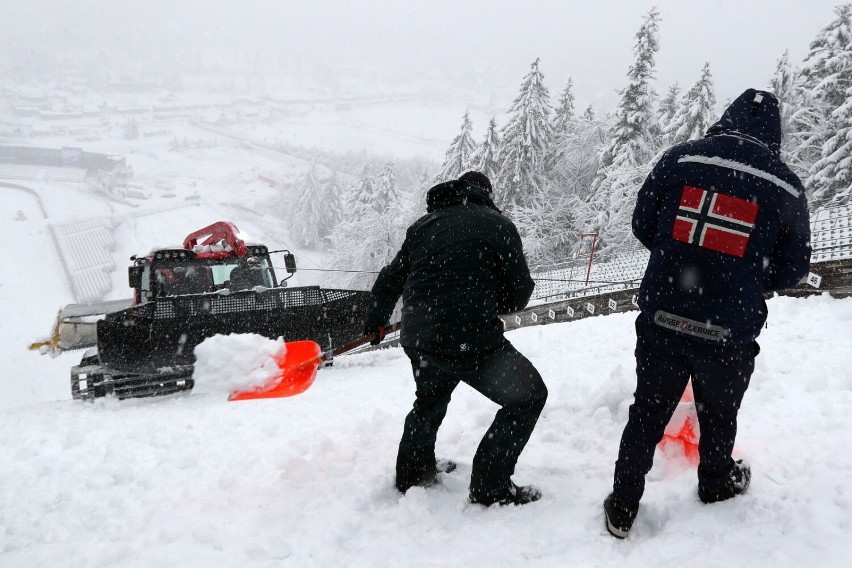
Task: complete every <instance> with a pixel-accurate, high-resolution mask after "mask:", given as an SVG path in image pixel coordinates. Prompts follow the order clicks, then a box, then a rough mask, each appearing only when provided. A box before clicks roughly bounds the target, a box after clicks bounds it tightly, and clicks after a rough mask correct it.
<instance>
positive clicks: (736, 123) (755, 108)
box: [707, 89, 781, 154]
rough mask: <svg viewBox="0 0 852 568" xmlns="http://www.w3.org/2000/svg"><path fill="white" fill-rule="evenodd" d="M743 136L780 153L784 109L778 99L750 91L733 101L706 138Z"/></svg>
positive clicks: (708, 131)
mask: <svg viewBox="0 0 852 568" xmlns="http://www.w3.org/2000/svg"><path fill="white" fill-rule="evenodd" d="M717 134H741V135H744V136H746V137H748V138H753V139H755V140H757V141H758V142H760V143H762V144H765V145H766V146H768V147H769V149H770V150H771V151H772V152H773V153H775V154H779V153H780V152H781V109H780V104H779V103H778V99H777V98H775V95H773V94H772V93H768V92H766V91H758V90H755V89H748V90H746V91H745V92H744V93H743V94H741V95H740V96H739V97H737V98H736V100H734V102H732V103H731V105H730V106H729V107H728V108H727V109H726V110H725V112H724V113H723V114H722V118H720V119H719V122H717V123H716V124H714V125H713V126H711V127H710V128H708V129H707V136H714V135H717Z"/></svg>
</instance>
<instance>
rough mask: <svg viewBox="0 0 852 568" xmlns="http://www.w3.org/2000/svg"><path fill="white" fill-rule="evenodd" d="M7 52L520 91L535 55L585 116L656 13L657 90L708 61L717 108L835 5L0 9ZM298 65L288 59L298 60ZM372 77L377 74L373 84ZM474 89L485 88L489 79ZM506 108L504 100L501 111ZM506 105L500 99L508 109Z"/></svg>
mask: <svg viewBox="0 0 852 568" xmlns="http://www.w3.org/2000/svg"><path fill="white" fill-rule="evenodd" d="M0 2H2V3H3V4H5V6H4V8H3V13H4V17H3V19H2V20H0V47H3V48H4V49H3V50H2V51H3V56H4V57H6V58H7V63H8V58H11V59H12V60H13V63H14V65H16V66H18V67H26V66H27V65H32V64H33V63H34V62H37V61H38V58H39V56H40V54H43V53H44V52H46V51H52V50H55V49H64V48H92V47H105V48H107V49H115V46H119V45H120V46H122V47H123V48H124V49H125V50H127V51H128V52H129V53H130V54H131V55H132V56H133V57H139V58H140V59H141V58H147V59H148V60H149V61H150V60H152V58H153V60H154V61H159V62H161V64H162V65H163V66H164V67H165V66H167V65H168V64H169V60H170V58H169V53H170V52H172V51H175V50H184V51H186V50H189V51H193V50H198V51H208V50H218V51H217V52H218V53H222V52H227V51H229V50H237V51H243V52H246V53H259V52H266V54H267V56H269V54H274V57H273V59H275V60H276V61H280V60H281V59H282V58H283V59H289V60H291V61H294V62H298V64H299V65H300V66H301V67H302V68H303V69H311V67H312V66H314V64H316V65H318V66H322V67H321V68H333V67H334V65H336V64H338V63H340V64H344V65H347V66H349V67H351V68H355V69H359V68H362V69H364V70H365V72H366V71H369V72H371V73H372V74H375V73H382V74H383V75H384V74H386V78H387V80H388V82H389V83H392V84H393V83H398V84H405V83H411V82H413V81H415V80H416V79H418V78H422V77H424V76H426V77H435V81H436V82H440V81H449V80H450V79H449V77H457V78H458V77H473V76H476V77H484V78H485V79H486V80H487V81H488V82H490V83H493V86H494V88H495V89H501V90H502V89H505V87H506V86H507V85H514V86H517V85H518V84H519V83H520V80H521V78H522V77H523V75H524V74H525V73H526V72H527V70H528V69H529V64H530V62H531V61H532V60H533V59H535V58H536V57H540V58H541V69H542V71H543V72H544V73H545V77H546V80H547V83H548V85H549V86H550V89H551V95H552V96H553V97H554V99H555V98H556V95H557V94H558V92H559V91H560V90H561V89H562V88H563V87H564V84H565V81H566V80H567V78H568V76H569V75H571V76H573V77H574V85H575V94H576V98H577V106H578V107H580V108H581V109H582V108H583V107H585V106H587V105H588V104H590V103H594V104H596V105H597V106H599V107H601V108H602V109H603V110H611V109H610V108H607V107H609V106H610V105H611V104H613V103H614V102H615V100H616V98H615V95H614V92H615V91H616V90H617V89H619V88H621V87H623V86H624V84H625V81H626V79H625V75H626V72H627V69H628V67H629V65H630V63H631V60H632V47H633V42H634V35H635V33H636V31H637V29H638V28H639V26H640V25H641V22H642V17H643V15H644V14H646V13H647V12H648V10H649V9H650V7H651V6H657V7H658V8H659V11H660V14H661V16H662V22H661V24H660V51H659V53H658V55H657V78H658V81H659V83H658V86H657V90H658V92H660V93H663V92H664V91H665V90H666V88H667V87H668V86H669V85H670V84H672V83H673V82H674V81H678V82H679V83H680V85H681V86H682V87H683V88H688V87H689V86H690V85H691V84H692V83H693V82H694V81H695V80H696V79H697V78H698V75H699V72H700V70H701V67H702V65H703V64H704V62H705V61H709V62H710V65H711V71H712V74H713V78H714V81H715V84H716V94H717V99H718V100H719V103H720V104H722V103H724V102H725V101H726V100H728V99H730V98H732V97H734V96H736V95H737V94H739V92H741V91H742V90H743V89H745V88H747V87H751V86H754V87H764V86H765V85H766V83H767V81H768V79H769V77H770V76H771V74H772V72H773V70H774V68H775V64H776V61H777V59H778V57H779V56H780V55H781V54H782V53H783V52H784V50H785V49H789V50H790V56H791V60H792V61H793V62H794V63H795V64H798V63H799V62H801V60H802V58H803V57H804V56H805V54H806V53H807V50H808V44H809V43H810V41H811V39H813V37H814V35H815V34H816V33H817V32H818V31H819V30H820V29H821V28H822V27H823V26H825V25H826V24H827V23H828V22H830V21H831V20H832V19H833V17H834V12H833V6H834V5H835V4H836V3H837V2H834V1H832V0H797V1H793V0H703V1H700V2H699V1H686V0H656V1H645V0H612V1H605V0H598V1H588V2H585V1H584V2H579V1H577V2H572V1H568V0H563V1H532V0H530V1H526V2H509V1H502V0H477V1H472V2H462V1H460V0H454V1H449V0H430V1H429V2H422V1H418V2H415V1H404V0H381V1H364V2H349V1H344V0H339V1H337V2H332V1H327V0H325V1H323V0H312V1H282V0H274V1H273V0H269V1H251V0H249V1H237V0H231V1H224V0H217V1H216V2H215V4H214V2H213V1H212V0H211V1H207V0H195V1H194V2H187V1H182V0H171V1H168V2H167V1H164V0H145V1H142V2H139V1H135V0H134V1H132V2H131V1H126V0H102V1H95V0H74V1H72V2H63V1H61V0H26V1H23V2H19V1H17V0H0ZM290 58H292V59H290ZM373 76H374V75H373ZM478 84H482V83H481V82H480V83H478ZM499 102H501V103H502V101H499ZM509 102H511V101H505V104H506V105H508V103H509Z"/></svg>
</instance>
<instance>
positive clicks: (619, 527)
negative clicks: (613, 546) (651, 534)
mask: <svg viewBox="0 0 852 568" xmlns="http://www.w3.org/2000/svg"><path fill="white" fill-rule="evenodd" d="M603 508H604V517H605V518H606V530H608V531H609V534H611V535H612V536H614V537H615V538H627V533H629V532H630V528H631V527H632V526H633V521H635V520H636V513H638V512H639V507H638V506H636V507H629V506H627V505H625V504H624V503H621V502H620V501H618V500H617V499H616V498H615V497H614V496H613V495H612V493H610V494H609V496H608V497H607V498H606V499H604V502H603Z"/></svg>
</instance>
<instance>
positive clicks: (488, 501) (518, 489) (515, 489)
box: [470, 482, 541, 507]
mask: <svg viewBox="0 0 852 568" xmlns="http://www.w3.org/2000/svg"><path fill="white" fill-rule="evenodd" d="M539 499H541V491H540V490H538V489H537V488H535V487H533V486H532V485H524V486H519V485H515V484H514V483H513V482H510V485H509V488H508V489H507V490H505V491H501V492H499V493H478V492H474V491H471V492H470V502H471V503H474V504H477V505H485V506H486V507H490V506H491V505H493V504H494V503H497V504H498V505H526V504H527V503H532V502H533V501H538V500H539Z"/></svg>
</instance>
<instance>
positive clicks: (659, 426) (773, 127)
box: [604, 89, 810, 538]
mask: <svg viewBox="0 0 852 568" xmlns="http://www.w3.org/2000/svg"><path fill="white" fill-rule="evenodd" d="M780 144H781V119H780V112H779V104H778V100H777V99H776V98H775V96H773V95H772V94H770V93H767V92H764V91H756V90H754V89H748V90H746V91H745V92H744V93H743V94H742V95H740V96H739V97H738V98H737V99H736V100H735V101H734V102H733V103H731V105H730V107H728V109H727V110H726V111H725V113H724V114H723V116H722V118H721V119H720V120H719V122H717V123H716V124H714V125H713V126H711V127H710V128H709V129H708V130H707V134H706V136H705V137H704V138H703V139H701V140H695V141H691V142H686V143H684V144H680V145H677V146H674V147H673V148H670V149H669V150H668V151H667V152H666V153H665V154H664V155H663V157H662V158H661V159H660V161H659V162H658V163H657V164H656V166H655V167H654V169H653V171H652V172H651V174H650V175H649V176H648V178H647V179H646V180H645V183H644V185H643V186H642V188H641V189H640V190H639V195H638V198H637V201H636V208H635V209H634V212H633V234H634V235H635V236H636V238H638V239H639V240H640V241H641V242H642V244H644V245H645V246H646V247H647V248H648V249H649V250H650V251H651V256H650V260H649V261H648V267H647V269H646V271H645V276H644V278H643V279H642V284H641V287H640V289H639V308H640V309H641V312H642V313H641V314H640V315H639V317H638V318H637V320H636V335H637V342H636V376H637V386H636V392H635V393H634V402H633V404H632V405H631V407H630V412H629V418H628V422H627V426H625V428H624V433H623V434H622V438H621V446H620V448H619V452H618V461H616V464H615V475H614V482H613V492H612V494H611V495H610V496H609V497H607V498H606V500H605V501H604V511H605V518H606V525H607V529H608V530H609V531H610V533H611V534H613V536H616V537H619V538H624V537H626V536H627V533H628V531H629V530H630V527H631V526H632V524H633V521H634V519H635V517H636V513H637V512H638V509H639V500H640V499H641V497H642V493H643V492H644V488H645V475H646V474H647V473H648V472H649V471H650V469H651V466H652V464H653V456H654V447H655V446H656V444H657V443H658V442H659V441H660V439H661V438H662V435H663V431H664V429H665V426H666V423H667V422H668V421H669V419H670V418H671V415H672V412H673V411H674V409H675V407H676V406H677V403H678V400H679V399H680V397H681V395H682V394H683V391H684V388H685V387H686V384H687V381H688V380H689V379H690V377H691V378H692V384H693V390H694V394H695V402H696V410H697V412H698V421H699V425H700V427H701V435H700V440H699V445H698V453H699V456H700V464H699V466H698V496H699V498H700V499H701V501H702V502H704V503H713V502H716V501H722V500H725V499H730V498H731V497H734V496H736V495H739V494H741V493H744V492H745V490H746V489H747V488H748V485H749V482H750V480H751V469H750V468H749V466H748V465H747V464H746V463H744V462H743V461H742V460H738V461H736V462H735V461H734V460H733V459H732V458H731V451H732V450H733V447H734V440H735V438H736V434H737V412H738V411H739V408H740V403H741V401H742V398H743V395H744V394H745V391H746V389H747V388H748V383H749V379H750V378H751V374H752V371H753V370H754V358H755V356H756V355H757V353H758V351H759V347H758V345H757V342H756V341H755V339H756V338H757V336H758V334H759V333H760V329H761V327H762V326H763V323H764V322H765V321H766V303H765V302H764V301H763V295H764V293H765V292H768V291H773V290H783V289H785V288H792V287H793V286H795V285H796V284H797V283H798V282H799V281H800V280H801V279H802V277H803V276H805V275H806V274H807V272H808V267H809V265H810V225H809V219H808V208H807V200H806V198H805V192H804V189H803V188H802V184H801V182H800V181H799V179H798V178H797V177H796V175H795V174H793V173H792V172H791V171H790V170H789V169H788V168H787V166H786V165H785V164H784V163H783V162H782V161H781V157H780Z"/></svg>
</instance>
